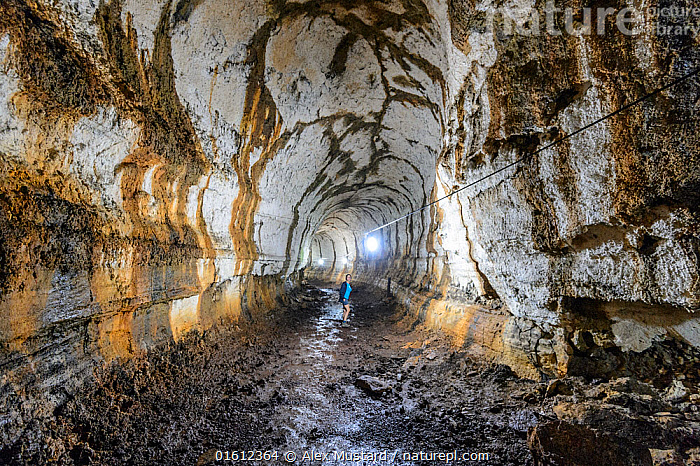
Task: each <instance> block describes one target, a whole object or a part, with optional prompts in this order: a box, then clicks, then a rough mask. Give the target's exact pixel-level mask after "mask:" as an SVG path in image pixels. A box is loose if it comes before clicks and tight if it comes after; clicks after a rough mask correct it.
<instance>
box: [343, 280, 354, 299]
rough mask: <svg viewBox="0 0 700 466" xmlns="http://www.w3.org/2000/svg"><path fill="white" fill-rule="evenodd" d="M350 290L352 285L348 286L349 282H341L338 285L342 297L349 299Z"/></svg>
mask: <svg viewBox="0 0 700 466" xmlns="http://www.w3.org/2000/svg"><path fill="white" fill-rule="evenodd" d="M351 292H352V287H351V286H350V283H348V282H343V284H342V285H341V286H340V297H341V298H342V299H350V293H351Z"/></svg>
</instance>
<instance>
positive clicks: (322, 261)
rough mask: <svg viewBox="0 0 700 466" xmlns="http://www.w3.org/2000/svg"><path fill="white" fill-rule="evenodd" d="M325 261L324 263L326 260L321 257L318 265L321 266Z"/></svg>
mask: <svg viewBox="0 0 700 466" xmlns="http://www.w3.org/2000/svg"><path fill="white" fill-rule="evenodd" d="M325 263H326V261H324V260H323V259H319V260H318V265H320V266H323V264H325Z"/></svg>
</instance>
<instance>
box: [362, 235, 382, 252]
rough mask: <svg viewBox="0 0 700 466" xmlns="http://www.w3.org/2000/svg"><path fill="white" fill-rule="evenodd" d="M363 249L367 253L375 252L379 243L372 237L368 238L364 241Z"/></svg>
mask: <svg viewBox="0 0 700 466" xmlns="http://www.w3.org/2000/svg"><path fill="white" fill-rule="evenodd" d="M365 247H366V248H367V250H368V251H369V252H375V251H376V250H377V249H379V241H377V238H375V237H374V236H370V237H369V238H367V239H366V240H365Z"/></svg>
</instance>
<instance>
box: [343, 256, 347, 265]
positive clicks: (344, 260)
mask: <svg viewBox="0 0 700 466" xmlns="http://www.w3.org/2000/svg"><path fill="white" fill-rule="evenodd" d="M343 265H348V258H347V257H343Z"/></svg>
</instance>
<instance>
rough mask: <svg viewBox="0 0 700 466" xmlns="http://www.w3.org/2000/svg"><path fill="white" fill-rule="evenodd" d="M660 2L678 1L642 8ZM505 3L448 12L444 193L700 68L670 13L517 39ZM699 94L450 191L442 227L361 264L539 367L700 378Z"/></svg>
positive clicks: (430, 312)
mask: <svg viewBox="0 0 700 466" xmlns="http://www.w3.org/2000/svg"><path fill="white" fill-rule="evenodd" d="M559 6H561V5H559ZM567 6H572V7H573V8H582V7H584V6H589V5H584V4H582V3H580V2H573V3H572V2H568V3H567ZM595 6H598V5H595ZM604 6H605V7H612V8H615V9H616V11H619V9H621V8H622V7H624V6H625V4H623V3H615V2H611V4H610V5H607V4H606V5H604ZM655 6H658V7H662V6H665V4H664V3H659V4H649V5H645V8H646V9H645V10H643V12H648V8H652V7H655ZM677 6H679V7H682V6H691V4H690V3H687V4H686V3H684V2H681V4H679V5H677ZM497 7H499V8H500V7H503V6H502V5H498V4H492V3H490V2H467V1H458V0H454V1H451V2H449V4H448V5H446V6H445V9H444V10H442V11H445V10H446V11H447V13H446V17H447V19H448V20H447V21H445V19H446V18H445V17H439V16H438V17H437V18H436V21H437V22H439V23H440V24H442V25H443V27H445V28H446V27H447V24H449V27H450V30H449V31H448V32H449V33H450V36H451V37H450V39H451V43H447V42H445V43H444V50H445V54H446V57H448V58H447V62H448V63H449V68H448V69H442V71H443V73H444V75H446V76H448V78H447V79H446V80H445V82H446V86H445V87H446V95H447V98H448V103H447V105H446V106H444V107H442V111H443V112H444V113H443V115H442V118H443V123H442V125H443V128H444V132H443V137H444V139H443V145H442V148H441V152H440V157H439V159H438V161H437V162H436V173H437V178H436V184H435V186H434V188H433V191H432V193H431V199H435V198H439V197H442V196H443V195H445V194H446V193H448V192H451V191H452V190H454V189H456V188H459V187H461V186H464V185H465V184H468V183H470V182H471V181H473V180H476V179H479V178H480V177H482V176H484V175H486V174H488V173H490V172H492V171H494V170H497V169H499V168H500V167H503V166H504V165H506V164H508V163H510V162H512V161H513V160H516V159H517V158H519V157H521V156H522V155H524V154H525V153H527V152H529V151H532V150H534V149H536V148H537V147H540V146H541V145H544V144H546V143H548V142H550V141H553V140H555V139H556V138H558V137H561V136H563V135H565V134H568V133H570V132H572V131H574V130H576V129H578V128H580V127H582V126H584V125H586V124H587V123H590V122H593V121H595V120H596V119H598V118H600V117H602V116H603V115H605V114H607V113H609V112H611V111H613V110H615V109H617V108H619V107H620V106H622V105H624V104H626V103H628V102H630V101H632V100H634V99H636V98H638V97H640V96H642V95H643V94H645V93H647V92H650V91H652V90H654V89H656V88H658V87H661V86H662V85H664V84H666V83H668V82H670V81H671V80H672V79H673V78H675V77H678V76H681V75H682V74H684V73H687V72H689V71H691V70H692V69H693V67H695V66H697V63H699V62H700V60H698V59H699V58H700V57H699V56H698V54H699V52H698V50H700V49H698V38H697V37H693V35H692V34H685V35H677V36H673V35H669V36H664V35H658V34H656V33H655V32H654V29H653V27H654V26H655V24H656V23H654V22H649V23H648V24H647V25H646V26H647V28H646V29H642V30H641V33H640V34H637V35H634V36H625V35H623V34H621V33H620V32H619V31H618V30H617V29H616V28H615V25H614V17H613V18H609V19H608V20H607V22H606V23H605V34H604V35H600V36H596V35H591V36H573V35H569V34H563V35H560V36H555V35H548V34H545V33H544V31H543V34H541V35H536V36H532V35H531V36H528V35H522V34H510V35H509V34H505V33H504V29H503V27H502V26H503V25H502V23H499V15H498V13H497V11H496V8H497ZM531 8H536V9H537V11H538V12H539V14H540V17H541V18H545V13H544V2H530V1H520V2H515V3H512V2H511V3H509V4H508V11H510V12H511V14H512V16H513V17H515V18H517V17H518V15H519V14H522V12H526V11H529V10H528V9H531ZM436 10H438V11H439V10H440V8H439V7H438V8H437V9H436ZM500 11H503V10H500ZM490 17H492V18H495V20H494V21H493V22H489V21H488V19H489V18H490ZM559 18H560V19H561V16H560V17H559ZM525 19H526V18H525V17H523V18H522V20H523V21H525ZM593 20H594V21H597V19H596V18H594V19H593ZM500 21H502V20H500ZM668 21H671V20H668ZM678 21H679V20H676V24H685V23H683V22H682V21H681V22H680V23H679V22H678ZM686 21H692V19H688V18H686ZM594 24H595V22H594ZM542 28H543V29H544V25H542ZM558 29H559V30H562V31H563V30H564V25H563V24H561V23H560V24H558ZM699 98H700V92H699V86H698V84H697V79H695V80H691V81H687V82H685V83H683V84H682V85H679V86H677V87H674V88H672V89H669V90H667V91H664V92H662V93H661V94H660V95H658V96H655V97H654V98H652V99H650V100H648V101H646V102H644V103H642V104H641V105H638V106H636V107H635V108H633V109H631V110H629V111H627V112H625V113H622V114H620V115H617V116H615V117H614V118H611V119H610V120H607V121H606V122H604V123H602V124H600V125H598V126H596V127H595V128H593V129H591V130H589V131H587V132H585V133H584V134H581V135H578V136H576V137H574V138H571V139H569V140H567V141H565V142H564V143H562V144H559V145H557V146H555V147H553V148H551V149H548V150H546V151H543V152H541V153H539V154H538V155H537V156H536V157H535V158H533V159H531V160H529V161H527V162H526V163H524V164H522V165H520V166H519V167H518V168H517V169H511V170H508V171H506V172H504V173H503V174H501V175H498V176H496V177H493V178H490V179H488V180H486V181H484V182H482V183H480V184H479V185H477V186H475V187H473V188H469V189H467V190H465V191H462V192H460V193H459V194H458V195H455V196H453V197H451V198H450V199H449V200H447V201H443V202H440V203H439V204H438V206H437V207H436V208H432V209H430V211H429V212H428V211H427V210H426V211H424V212H423V213H422V214H421V222H422V223H423V224H424V225H425V227H424V228H423V229H422V231H423V232H425V236H421V235H415V236H410V235H406V234H405V231H406V229H407V227H405V226H404V225H403V224H402V223H401V222H400V223H399V224H398V225H395V226H391V227H389V228H387V229H386V230H384V231H382V233H381V235H382V237H383V241H384V242H385V244H386V250H385V251H383V252H382V253H381V256H382V257H381V260H377V258H376V257H374V258H366V257H365V256H364V255H363V252H362V250H361V249H362V248H361V246H360V249H359V250H358V257H359V258H360V259H361V260H360V261H359V262H358V263H355V264H353V267H352V270H353V271H355V274H356V276H357V277H359V278H360V280H364V281H368V282H372V283H376V284H379V285H381V286H385V285H386V282H387V279H388V278H391V279H392V283H393V284H394V286H395V288H396V292H397V293H398V295H399V297H400V298H401V299H402V300H403V302H404V303H405V304H406V307H407V308H408V309H409V310H410V312H412V313H413V314H414V315H416V316H417V317H419V318H420V319H422V320H425V321H427V322H428V323H429V324H431V325H433V326H436V327H439V328H442V329H443V330H446V331H448V332H450V333H452V334H454V335H455V337H456V338H457V339H458V340H459V341H463V342H464V343H465V344H467V345H468V346H471V347H472V348H473V350H474V351H475V352H476V353H478V354H481V355H484V356H487V357H492V358H494V359H498V360H500V361H504V362H507V363H508V364H510V365H511V366H512V367H514V368H515V369H516V370H518V371H519V372H520V373H522V374H526V375H531V376H536V375H538V373H540V374H545V375H548V376H552V375H561V374H565V373H569V374H573V375H584V376H589V377H610V376H616V375H626V374H635V375H639V376H642V377H645V378H655V377H661V378H664V379H669V378H670V377H672V376H673V374H674V373H676V374H680V373H684V374H692V375H693V376H694V377H698V376H700V374H698V373H697V361H698V347H699V346H700V319H699V318H698V317H697V311H698V309H699V304H700V301H699V297H700V288H699V286H700V274H699V271H700V259H699V258H700V256H699V255H698V251H699V250H700V248H699V245H700V242H699V237H698V231H699V230H698V220H699V217H698V205H700V203H699V202H698V192H700V189H699V188H700V186H699V184H698V182H699V180H700V163H699V162H700V153H699V152H698V130H699V129H700V127H699V126H700V120H699V119H698V117H697V102H698V100H699ZM380 223H382V222H381V221H377V222H376V223H374V224H371V225H367V227H366V228H365V230H364V231H367V230H369V229H370V228H371V227H374V226H376V225H377V224H380ZM340 229H341V228H338V229H337V231H338V232H339V231H340ZM408 229H409V230H410V227H408ZM338 234H340V233H338ZM328 235H329V233H328V232H324V236H325V238H324V240H323V241H320V242H319V243H318V244H317V246H318V247H319V248H320V249H323V250H325V251H328V250H333V247H332V245H329V244H328V243H329V240H328ZM331 237H332V235H331ZM396 238H399V241H398V243H399V244H402V245H404V247H408V246H409V245H410V244H411V242H415V243H414V244H415V246H414V250H412V251H411V252H405V251H407V250H403V251H402V250H401V247H400V246H399V247H398V249H397V247H396V241H395V239H396ZM361 242H362V234H360V235H358V236H357V243H358V244H360V245H361ZM324 243H325V246H324V247H323V248H321V246H322V245H324ZM330 243H333V241H332V240H330ZM337 243H338V244H341V243H344V242H341V241H338V242H337ZM313 254H314V255H316V256H320V254H321V253H320V251H317V252H314V253H313ZM324 254H325V252H324ZM312 265H314V267H315V271H316V273H321V274H323V273H324V270H323V268H321V267H318V266H316V265H315V263H313V264H312ZM326 272H328V268H327V267H326ZM335 274H337V268H336V269H333V271H332V276H334V277H335V276H336V275H335Z"/></svg>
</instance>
